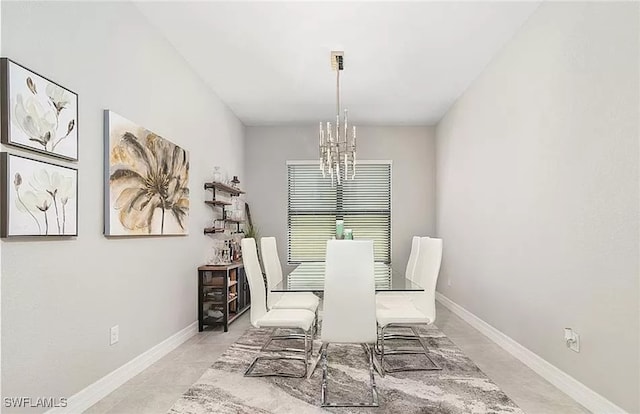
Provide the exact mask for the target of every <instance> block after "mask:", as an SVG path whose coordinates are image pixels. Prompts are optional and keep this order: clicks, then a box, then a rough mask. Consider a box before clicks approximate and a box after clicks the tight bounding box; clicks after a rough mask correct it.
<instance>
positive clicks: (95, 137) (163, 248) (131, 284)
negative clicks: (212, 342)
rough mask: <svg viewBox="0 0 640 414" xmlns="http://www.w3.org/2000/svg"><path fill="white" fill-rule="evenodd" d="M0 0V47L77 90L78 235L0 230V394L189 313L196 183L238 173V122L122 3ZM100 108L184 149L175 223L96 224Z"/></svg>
mask: <svg viewBox="0 0 640 414" xmlns="http://www.w3.org/2000/svg"><path fill="white" fill-rule="evenodd" d="M1 7H2V41H3V44H2V50H3V53H4V55H5V56H8V57H10V58H12V59H14V60H16V61H17V62H19V63H22V64H24V65H25V66H27V67H29V68H31V69H33V70H35V71H37V72H39V73H41V74H43V75H45V76H47V77H50V78H51V79H54V80H56V81H57V82H59V83H60V84H62V85H64V86H66V87H68V88H70V89H72V90H74V91H75V92H77V93H78V94H79V101H80V110H79V111H80V115H79V116H80V119H79V135H80V161H79V162H78V163H77V164H75V165H77V167H78V168H79V182H80V183H79V185H80V188H79V236H78V237H77V238H65V239H60V240H54V239H44V238H43V239H29V240H13V239H11V240H9V239H7V240H3V241H2V277H3V279H2V288H3V289H2V363H3V364H2V386H3V389H2V394H3V396H25V397H26V396H31V397H43V396H52V397H53V396H58V397H69V396H71V395H73V394H74V393H76V392H78V391H79V390H81V389H83V388H84V387H86V386H88V385H89V384H91V383H93V382H94V381H96V380H97V379H99V378H101V377H103V376H104V375H106V374H107V373H109V372H110V371H112V370H114V369H115V368H118V367H119V366H121V365H122V364H124V363H125V362H127V361H129V360H131V359H132V358H134V357H135V356H137V355H139V354H140V353H142V352H144V351H146V350H148V349H149V348H151V347H152V346H154V345H156V344H158V343H160V342H161V341H163V340H164V339H166V338H167V337H169V336H171V335H172V334H174V333H176V332H177V331H179V330H181V329H183V328H185V327H186V326H188V325H190V324H191V323H193V322H194V321H195V320H196V298H197V296H196V289H197V284H196V267H197V266H198V265H201V264H202V263H204V260H205V258H206V255H207V253H206V252H207V249H208V246H209V245H208V243H209V239H208V238H207V237H206V236H204V235H203V233H202V229H203V227H204V226H205V225H207V224H209V222H210V219H211V218H212V211H211V210H210V209H209V207H208V206H206V205H205V204H204V203H203V200H204V199H205V192H204V190H203V187H202V184H203V182H204V181H205V180H207V179H209V180H210V179H211V178H212V175H213V166H214V165H221V166H222V167H223V168H225V169H227V170H228V171H229V172H232V173H234V174H237V175H239V176H240V177H242V176H244V173H243V146H244V141H243V133H244V127H243V126H242V124H241V123H240V122H239V121H238V120H237V119H236V117H235V116H234V115H233V114H232V113H231V112H230V111H229V110H228V109H227V108H226V107H225V106H224V105H223V104H222V103H221V101H220V100H219V99H218V98H217V97H216V96H214V95H213V94H212V93H211V92H210V90H209V88H208V87H207V86H206V85H205V84H204V83H203V82H202V81H201V80H200V79H199V78H198V77H197V76H196V75H195V74H194V72H193V71H192V70H191V69H190V68H189V67H188V65H187V64H186V63H185V62H184V60H183V59H182V58H181V57H180V56H179V55H178V54H177V52H176V51H175V50H174V49H173V47H171V46H170V45H169V44H168V43H167V42H166V41H165V39H164V38H163V37H162V36H161V35H160V34H159V32H158V31H157V30H156V29H155V28H154V27H152V26H150V25H149V24H148V23H147V22H146V21H145V18H144V17H143V16H142V15H141V14H140V13H139V12H138V10H137V8H136V7H135V6H133V5H132V4H131V3H95V2H90V3H89V4H86V3H85V4H82V3H80V2H70V3H66V2H43V3H40V2H38V3H34V2H2V5H1ZM105 108H109V109H112V110H114V111H116V112H118V113H119V114H121V115H123V116H125V117H127V118H129V119H131V120H132V121H135V122H137V123H138V124H140V125H143V126H145V127H147V128H149V129H150V130H152V131H154V132H156V133H158V134H160V135H162V136H164V137H166V138H168V139H170V140H172V141H173V142H175V143H176V144H179V145H181V146H182V147H184V148H186V149H187V150H189V151H190V156H191V170H190V187H191V212H190V224H189V233H190V235H189V236H185V237H156V238H137V239H132V238H129V239H106V238H105V237H103V236H102V228H103V212H102V210H103V208H102V197H103V196H102V195H103V169H102V165H103V161H102V160H103V135H102V131H103V129H102V127H103V125H102V124H103V122H102V110H103V109H105ZM5 149H6V150H7V151H9V150H11V151H12V152H16V153H22V154H25V155H27V154H28V155H29V156H33V154H31V153H27V152H22V151H16V150H14V149H10V148H9V147H6V148H5ZM34 157H35V158H39V159H42V158H43V157H37V156H34ZM44 158H46V157H44ZM47 159H48V158H47ZM66 164H71V165H74V164H73V163H66ZM116 324H119V325H120V342H119V343H118V344H116V345H114V346H109V328H110V327H111V326H113V325H116ZM21 412H22V411H21Z"/></svg>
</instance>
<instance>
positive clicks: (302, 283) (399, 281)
mask: <svg viewBox="0 0 640 414" xmlns="http://www.w3.org/2000/svg"><path fill="white" fill-rule="evenodd" d="M374 277H375V281H376V291H377V292H382V291H423V290H424V289H423V288H422V287H421V286H419V285H417V284H415V283H414V282H412V281H411V280H409V279H407V278H405V277H404V274H401V273H399V272H396V271H394V270H393V269H392V267H391V265H388V264H385V263H375V265H374ZM323 290H324V262H307V263H301V264H300V265H298V267H296V268H295V269H294V270H293V271H292V272H291V273H289V274H288V275H287V276H285V277H283V279H282V282H280V283H278V284H277V285H276V286H274V287H273V288H272V289H271V291H272V292H322V291H323Z"/></svg>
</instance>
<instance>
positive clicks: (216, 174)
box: [213, 165, 222, 183]
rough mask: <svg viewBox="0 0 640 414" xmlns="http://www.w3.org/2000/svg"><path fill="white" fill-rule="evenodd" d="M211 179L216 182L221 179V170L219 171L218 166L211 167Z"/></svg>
mask: <svg viewBox="0 0 640 414" xmlns="http://www.w3.org/2000/svg"><path fill="white" fill-rule="evenodd" d="M213 181H215V182H217V183H219V182H220V181H222V171H220V167H219V166H217V165H216V166H215V167H213Z"/></svg>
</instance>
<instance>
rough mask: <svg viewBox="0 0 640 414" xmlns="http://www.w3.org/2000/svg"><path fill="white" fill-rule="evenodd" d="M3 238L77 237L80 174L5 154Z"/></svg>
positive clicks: (3, 163)
mask: <svg viewBox="0 0 640 414" xmlns="http://www.w3.org/2000/svg"><path fill="white" fill-rule="evenodd" d="M2 211H3V214H2V221H1V223H0V224H1V232H0V233H1V235H2V237H9V236H76V235H77V234H78V229H77V211H78V171H77V170H75V169H73V168H67V167H62V166H58V165H53V164H49V163H46V162H41V161H36V160H33V159H30V158H24V157H20V156H17V155H12V154H7V153H2Z"/></svg>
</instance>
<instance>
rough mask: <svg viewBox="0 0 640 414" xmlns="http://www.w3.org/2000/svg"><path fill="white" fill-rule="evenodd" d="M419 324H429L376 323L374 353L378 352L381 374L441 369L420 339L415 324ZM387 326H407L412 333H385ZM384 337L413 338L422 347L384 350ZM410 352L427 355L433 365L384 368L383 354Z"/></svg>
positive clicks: (417, 324) (408, 353) (426, 324)
mask: <svg viewBox="0 0 640 414" xmlns="http://www.w3.org/2000/svg"><path fill="white" fill-rule="evenodd" d="M420 325H424V326H429V325H431V324H428V323H390V324H387V325H385V326H380V325H378V329H379V330H378V343H376V353H379V354H380V369H381V371H382V372H381V374H382V376H383V377H384V376H385V374H386V373H387V372H400V371H440V370H442V367H441V366H440V365H439V364H438V363H437V362H436V361H434V360H433V358H431V356H430V355H429V349H428V348H427V346H426V345H425V343H424V341H423V340H422V338H421V337H420V334H419V333H418V331H417V330H416V326H420ZM387 328H409V329H411V332H413V335H401V334H385V330H386V329H387ZM385 339H387V340H388V339H403V340H414V341H418V343H420V346H421V347H422V349H421V350H418V349H415V350H413V349H412V350H396V351H385V348H384V341H385ZM411 354H423V355H424V356H425V357H427V359H428V360H429V362H431V364H433V367H426V368H425V367H416V368H395V369H394V368H390V369H387V368H385V365H384V357H385V355H411Z"/></svg>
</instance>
